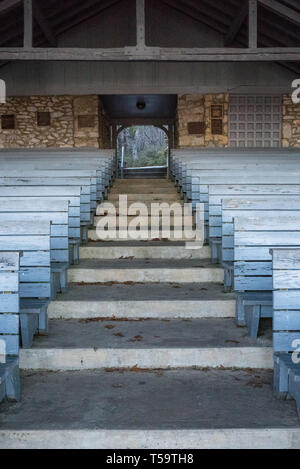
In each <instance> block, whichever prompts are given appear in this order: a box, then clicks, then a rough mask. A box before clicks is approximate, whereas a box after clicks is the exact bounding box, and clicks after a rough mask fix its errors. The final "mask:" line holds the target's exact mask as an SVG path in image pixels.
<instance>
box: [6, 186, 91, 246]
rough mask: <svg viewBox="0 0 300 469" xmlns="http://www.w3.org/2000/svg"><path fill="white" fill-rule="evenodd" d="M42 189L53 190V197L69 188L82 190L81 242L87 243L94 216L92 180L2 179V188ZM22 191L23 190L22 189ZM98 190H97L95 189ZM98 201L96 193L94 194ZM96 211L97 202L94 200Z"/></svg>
mask: <svg viewBox="0 0 300 469" xmlns="http://www.w3.org/2000/svg"><path fill="white" fill-rule="evenodd" d="M25 186H26V187H40V188H45V187H49V188H52V189H53V190H52V193H53V195H54V194H56V190H59V189H61V188H63V187H64V188H65V187H68V186H71V187H73V186H74V187H78V188H79V189H80V194H81V196H80V217H81V218H80V226H81V240H82V241H83V242H86V241H87V237H88V235H87V233H88V228H89V227H90V225H91V224H92V221H93V216H92V211H91V180H90V179H89V178H79V179H78V178H72V179H71V178H65V179H63V178H36V177H31V178H25V177H24V178H23V177H22V178H5V177H4V178H0V187H14V188H22V187H25ZM21 190H22V189H21ZM95 190H96V189H95ZM94 197H95V199H96V193H95V194H94ZM94 203H95V209H96V200H94Z"/></svg>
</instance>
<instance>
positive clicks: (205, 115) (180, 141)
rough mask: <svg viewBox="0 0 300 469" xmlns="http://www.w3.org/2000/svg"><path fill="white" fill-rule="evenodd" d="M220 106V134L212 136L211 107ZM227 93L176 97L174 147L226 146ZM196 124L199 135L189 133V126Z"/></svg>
mask: <svg viewBox="0 0 300 469" xmlns="http://www.w3.org/2000/svg"><path fill="white" fill-rule="evenodd" d="M212 105H222V116H221V120H222V128H223V129H222V134H219V135H213V133H212V125H211V124H212V120H211V106H212ZM228 105H229V95H228V94H227V93H220V94H208V95H180V96H178V109H177V129H176V145H177V146H178V147H225V146H227V145H228ZM191 124H192V125H195V124H198V125H200V126H201V128H202V132H201V133H198V134H197V133H195V132H194V131H193V133H191V131H190V125H191Z"/></svg>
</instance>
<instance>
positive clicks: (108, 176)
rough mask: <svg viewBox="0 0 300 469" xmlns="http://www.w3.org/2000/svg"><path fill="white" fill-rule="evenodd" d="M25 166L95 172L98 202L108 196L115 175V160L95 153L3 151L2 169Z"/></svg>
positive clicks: (0, 160)
mask: <svg viewBox="0 0 300 469" xmlns="http://www.w3.org/2000/svg"><path fill="white" fill-rule="evenodd" d="M16 165H18V167H19V166H20V165H24V166H25V167H27V168H28V169H35V170H43V169H44V170H47V169H50V170H51V169H52V170H54V169H60V170H70V171H71V170H77V171H80V170H83V171H87V170H94V171H96V173H97V184H98V200H101V198H102V195H100V194H101V193H102V194H103V196H104V195H107V191H108V188H109V187H110V185H111V183H112V180H113V178H114V174H115V164H114V158H112V157H111V156H103V155H101V154H99V152H98V153H97V152H96V153H95V154H94V153H93V152H86V151H84V152H77V151H75V152H64V151H61V150H57V151H39V150H30V151H25V152H18V151H15V150H12V151H1V150H0V168H2V167H3V169H5V168H6V169H12V170H13V169H14V168H15V167H16Z"/></svg>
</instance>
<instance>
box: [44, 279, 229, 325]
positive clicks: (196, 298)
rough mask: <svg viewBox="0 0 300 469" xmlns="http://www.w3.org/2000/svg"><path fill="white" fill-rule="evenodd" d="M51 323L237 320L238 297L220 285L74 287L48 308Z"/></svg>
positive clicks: (164, 284)
mask: <svg viewBox="0 0 300 469" xmlns="http://www.w3.org/2000/svg"><path fill="white" fill-rule="evenodd" d="M48 315H49V317H50V318H51V319H54V318H55V319H91V318H99V317H102V318H112V317H113V318H120V319H146V318H147V319H149V318H152V319H178V318H182V319H191V318H194V319H200V318H234V317H235V296H234V294H228V293H224V292H223V288H222V286H221V285H217V284H204V283H203V284H199V285H198V284H194V283H189V284H176V283H174V284H166V283H163V284H156V285H155V287H153V288H152V287H150V288H149V285H146V284H144V285H143V284H142V285H125V284H107V285H72V284H71V285H70V288H69V289H68V291H67V292H66V293H63V294H61V295H58V296H57V299H56V300H55V301H52V302H51V303H50V305H49V307H48Z"/></svg>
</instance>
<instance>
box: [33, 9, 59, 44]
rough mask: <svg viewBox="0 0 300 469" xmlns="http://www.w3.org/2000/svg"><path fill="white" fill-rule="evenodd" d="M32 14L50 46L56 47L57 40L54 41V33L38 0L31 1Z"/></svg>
mask: <svg viewBox="0 0 300 469" xmlns="http://www.w3.org/2000/svg"><path fill="white" fill-rule="evenodd" d="M33 16H34V19H35V20H36V22H37V24H38V25H39V27H40V29H41V30H42V32H43V34H44V36H45V38H46V39H47V42H48V43H49V44H50V45H51V46H52V47H56V45H57V42H56V37H55V34H54V32H53V30H52V28H51V26H50V23H49V21H48V20H47V18H46V17H45V15H44V13H43V11H42V9H41V7H40V5H39V3H38V0H34V3H33Z"/></svg>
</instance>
